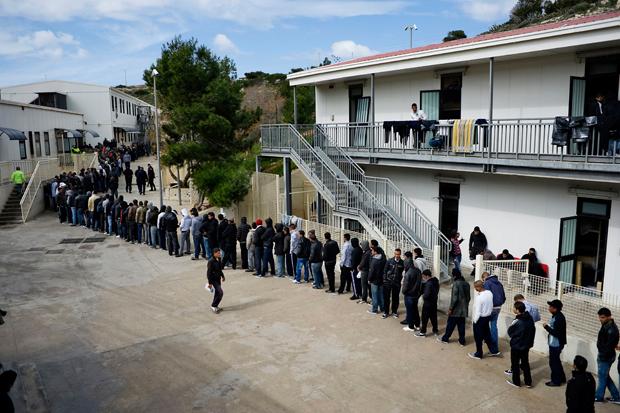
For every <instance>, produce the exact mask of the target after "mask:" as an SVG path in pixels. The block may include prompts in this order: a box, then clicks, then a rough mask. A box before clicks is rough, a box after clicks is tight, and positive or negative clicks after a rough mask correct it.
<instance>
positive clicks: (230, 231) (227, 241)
mask: <svg viewBox="0 0 620 413" xmlns="http://www.w3.org/2000/svg"><path fill="white" fill-rule="evenodd" d="M222 237H223V238H224V240H223V243H222V245H223V246H225V247H234V246H235V245H237V225H235V224H234V223H230V222H228V223H227V224H226V228H224V232H223V233H222Z"/></svg>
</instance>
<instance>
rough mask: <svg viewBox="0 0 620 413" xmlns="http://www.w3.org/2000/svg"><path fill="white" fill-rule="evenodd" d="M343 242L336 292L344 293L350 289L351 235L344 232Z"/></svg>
mask: <svg viewBox="0 0 620 413" xmlns="http://www.w3.org/2000/svg"><path fill="white" fill-rule="evenodd" d="M343 238H344V244H342V254H340V286H339V287H338V294H344V291H345V289H346V291H347V292H350V291H351V253H352V252H353V247H351V235H350V234H344V236H343Z"/></svg>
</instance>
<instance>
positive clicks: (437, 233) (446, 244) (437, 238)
mask: <svg viewBox="0 0 620 413" xmlns="http://www.w3.org/2000/svg"><path fill="white" fill-rule="evenodd" d="M316 130H317V132H318V134H320V135H322V137H320V138H319V139H317V142H319V144H320V145H322V146H321V148H323V147H325V148H327V145H326V143H327V144H329V147H330V148H333V149H335V150H336V151H337V152H338V156H339V157H341V158H342V159H344V160H346V162H347V163H349V164H351V165H355V167H356V168H354V171H355V173H356V174H361V175H362V176H363V178H362V179H360V181H362V182H363V183H364V184H365V185H366V184H367V181H368V180H374V181H380V180H382V181H384V182H385V185H386V196H387V189H388V188H389V189H390V190H391V191H392V192H393V193H394V194H395V195H397V196H398V197H399V198H400V202H402V204H403V205H405V206H406V207H408V208H409V209H410V210H412V211H413V212H414V216H413V217H412V218H413V222H407V221H408V220H407V218H406V217H407V216H411V214H401V211H395V212H396V213H397V214H398V215H399V216H401V218H402V219H403V221H404V222H405V223H406V224H407V225H408V226H409V227H410V228H412V230H413V231H414V233H415V232H416V228H417V220H418V218H419V219H420V220H421V221H422V222H423V223H424V224H426V225H427V226H429V227H430V228H431V229H432V232H433V234H431V240H433V244H428V242H426V247H428V248H433V246H434V242H437V243H439V244H440V245H441V246H442V251H443V250H444V249H445V250H446V251H447V253H449V251H450V249H451V247H452V244H451V242H450V240H449V239H448V238H447V237H446V236H445V235H444V234H443V233H442V232H441V230H440V229H439V228H438V227H437V226H436V225H435V224H433V222H432V221H431V220H430V219H429V218H428V217H427V216H426V215H425V214H424V213H423V212H422V211H420V209H419V208H418V207H417V206H415V204H413V202H411V201H410V200H409V198H408V197H406V196H403V193H402V191H401V190H400V189H399V188H398V187H397V186H396V184H394V182H393V181H392V180H391V179H390V178H383V177H374V176H368V175H366V173H365V172H364V170H363V169H362V168H361V167H359V165H357V162H355V161H354V160H353V158H351V156H349V154H348V153H346V152H345V151H344V150H343V149H342V148H341V147H340V146H338V145H337V144H336V143H334V142H333V140H332V139H331V137H330V136H329V134H327V132H326V131H325V130H324V128H323V126H322V125H316ZM326 154H327V155H328V156H329V153H327V152H326ZM343 172H344V173H345V174H346V172H347V171H345V170H343ZM350 178H351V176H350ZM366 186H368V185H366ZM412 224H413V225H412ZM422 241H423V242H425V241H429V240H424V239H422ZM447 253H446V255H447ZM446 258H447V257H446ZM442 261H443V260H442Z"/></svg>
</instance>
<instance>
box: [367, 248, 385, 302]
mask: <svg viewBox="0 0 620 413" xmlns="http://www.w3.org/2000/svg"><path fill="white" fill-rule="evenodd" d="M370 251H371V254H372V256H371V258H370V268H369V270H368V282H369V283H370V290H371V293H372V308H371V309H370V310H368V312H369V313H370V314H379V311H385V305H384V303H383V269H384V268H385V261H386V260H385V255H384V254H381V253H380V252H379V247H377V246H376V245H373V246H372V247H370ZM381 251H383V250H381Z"/></svg>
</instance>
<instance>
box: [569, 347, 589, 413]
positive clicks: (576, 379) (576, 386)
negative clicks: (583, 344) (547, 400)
mask: <svg viewBox="0 0 620 413" xmlns="http://www.w3.org/2000/svg"><path fill="white" fill-rule="evenodd" d="M587 370H588V360H586V359H585V358H584V357H582V356H575V359H574V360H573V377H572V378H571V379H570V380H569V381H568V383H567V384H566V413H594V400H595V399H594V394H595V387H596V381H595V380H594V377H593V376H592V373H590V372H588V371H587Z"/></svg>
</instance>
